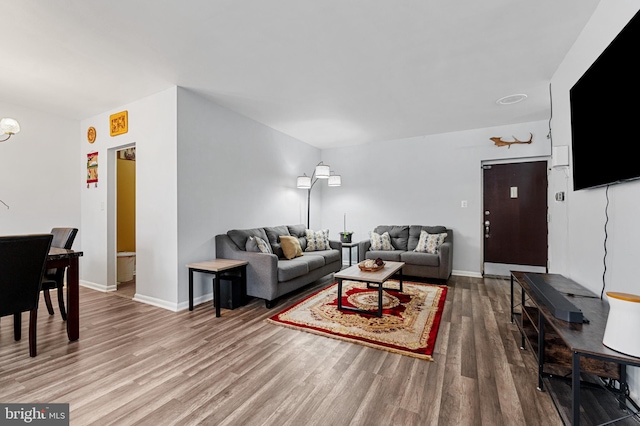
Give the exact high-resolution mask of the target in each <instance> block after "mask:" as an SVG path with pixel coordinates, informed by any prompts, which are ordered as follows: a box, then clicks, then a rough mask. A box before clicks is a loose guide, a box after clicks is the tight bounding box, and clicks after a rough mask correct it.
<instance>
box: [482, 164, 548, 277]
mask: <svg viewBox="0 0 640 426" xmlns="http://www.w3.org/2000/svg"><path fill="white" fill-rule="evenodd" d="M483 169H484V171H483V180H484V209H483V231H484V261H485V262H492V263H502V264H514V265H532V266H542V267H546V265H547V162H546V161H535V162H528V163H513V164H493V165H490V166H488V165H487V166H483Z"/></svg>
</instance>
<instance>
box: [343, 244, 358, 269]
mask: <svg viewBox="0 0 640 426" xmlns="http://www.w3.org/2000/svg"><path fill="white" fill-rule="evenodd" d="M342 247H346V248H348V249H349V266H351V265H353V262H352V260H351V259H352V258H351V253H352V250H353V248H354V247H355V248H356V251H357V250H358V243H342ZM356 259H357V257H356Z"/></svg>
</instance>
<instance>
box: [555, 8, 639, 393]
mask: <svg viewBox="0 0 640 426" xmlns="http://www.w3.org/2000/svg"><path fill="white" fill-rule="evenodd" d="M639 9H640V5H639V4H638V2H632V1H620V0H603V1H601V2H600V3H599V5H598V7H597V8H596V11H595V12H594V14H593V16H592V17H591V19H590V21H589V22H588V24H587V25H586V27H585V29H584V30H583V32H582V34H581V35H580V37H579V38H578V40H577V41H576V43H575V44H574V45H573V47H572V48H571V50H570V51H569V53H568V54H567V56H566V57H565V59H564V61H563V62H562V64H561V66H560V67H559V68H558V70H557V71H556V73H555V74H554V76H553V79H552V96H553V100H554V119H553V121H552V134H553V138H552V139H553V144H554V146H561V145H567V146H571V116H570V109H569V106H570V103H569V90H570V89H571V87H572V86H573V85H574V84H575V82H576V81H577V80H578V79H579V78H580V77H581V76H582V74H583V73H584V72H585V71H586V70H587V69H588V68H589V67H590V66H591V64H592V63H593V62H594V61H595V60H596V58H597V57H598V56H599V55H600V53H602V51H603V50H604V49H605V48H606V47H607V46H608V45H609V43H610V42H611V41H612V40H613V39H614V37H615V36H616V35H617V34H618V33H619V32H620V30H621V29H622V28H623V27H624V26H625V25H626V23H627V22H628V21H629V20H630V19H631V17H633V16H634V15H635V14H636V13H637V12H638V10H639ZM639 78H640V77H639ZM612 125H613V123H612ZM630 136H632V135H630ZM601 149H603V150H605V149H614V150H620V152H621V155H632V154H631V151H630V150H629V144H628V141H601ZM569 158H570V161H569V167H568V168H565V169H558V170H554V172H553V173H552V174H551V180H552V182H551V185H552V188H553V189H552V191H560V190H563V191H566V196H565V201H564V202H554V201H550V205H551V206H552V208H553V210H552V213H551V215H552V220H551V223H550V237H551V238H550V256H551V260H552V262H551V265H552V266H553V268H552V272H555V273H560V274H562V275H565V276H567V277H569V278H571V279H573V280H574V281H576V282H577V283H579V284H581V285H583V286H585V287H587V288H589V289H590V290H592V291H593V292H594V293H596V294H598V295H600V294H601V292H602V291H603V284H606V287H604V290H605V291H620V292H626V293H632V294H640V284H639V283H638V280H637V276H638V274H637V270H636V266H637V263H638V240H640V226H638V217H639V216H640V181H634V182H627V183H622V184H618V185H612V186H610V187H609V194H608V197H609V206H608V210H607V213H608V224H607V229H606V235H605V223H607V217H606V214H605V208H606V206H607V194H606V189H605V188H595V189H586V190H581V191H573V183H572V178H571V176H572V168H571V167H572V164H571V163H572V161H571V156H569ZM552 195H553V194H550V196H552ZM554 217H556V218H558V220H554V219H553V218H554ZM605 241H606V251H607V254H606V257H605ZM605 261H606V274H605V276H604V281H603V273H604V272H605ZM604 297H605V298H606V295H605V296H604ZM631 332H633V331H630V333H631ZM630 338H631V336H630ZM628 378H629V383H630V386H631V393H632V395H633V396H634V399H635V400H636V401H637V400H638V398H639V397H640V369H638V368H633V367H632V368H629V370H628Z"/></svg>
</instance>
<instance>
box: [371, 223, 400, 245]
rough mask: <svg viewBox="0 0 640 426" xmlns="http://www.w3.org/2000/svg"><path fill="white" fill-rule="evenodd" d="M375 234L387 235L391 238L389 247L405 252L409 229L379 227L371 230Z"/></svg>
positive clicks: (395, 226)
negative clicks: (386, 233)
mask: <svg viewBox="0 0 640 426" xmlns="http://www.w3.org/2000/svg"><path fill="white" fill-rule="evenodd" d="M373 232H375V233H376V234H383V233H385V232H388V233H389V236H390V237H391V245H393V247H394V248H396V249H398V250H407V242H408V240H409V227H408V226H405V225H401V226H398V225H391V226H387V225H381V226H377V227H376V229H374V230H373Z"/></svg>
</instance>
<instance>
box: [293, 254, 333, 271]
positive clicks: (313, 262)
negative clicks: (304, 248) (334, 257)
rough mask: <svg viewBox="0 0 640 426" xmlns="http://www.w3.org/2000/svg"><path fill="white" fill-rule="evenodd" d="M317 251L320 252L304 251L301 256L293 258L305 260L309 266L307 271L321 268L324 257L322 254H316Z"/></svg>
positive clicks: (323, 263)
mask: <svg viewBox="0 0 640 426" xmlns="http://www.w3.org/2000/svg"><path fill="white" fill-rule="evenodd" d="M317 253H322V252H318V251H314V252H305V253H303V254H302V258H296V259H295V260H296V261H298V260H299V261H304V262H306V263H307V265H308V266H309V271H313V270H314V269H318V268H322V267H323V266H324V265H325V262H326V260H325V258H324V257H323V256H318V254H317Z"/></svg>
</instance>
